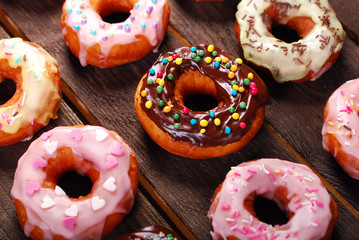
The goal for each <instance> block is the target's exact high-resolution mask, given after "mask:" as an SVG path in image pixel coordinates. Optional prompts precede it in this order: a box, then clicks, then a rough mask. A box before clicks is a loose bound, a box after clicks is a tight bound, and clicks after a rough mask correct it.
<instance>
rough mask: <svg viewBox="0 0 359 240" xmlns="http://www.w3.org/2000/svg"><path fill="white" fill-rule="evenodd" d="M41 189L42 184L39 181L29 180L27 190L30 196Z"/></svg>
mask: <svg viewBox="0 0 359 240" xmlns="http://www.w3.org/2000/svg"><path fill="white" fill-rule="evenodd" d="M39 190H40V184H38V183H37V182H33V181H29V182H28V183H27V187H26V192H27V194H28V195H29V196H31V195H33V194H34V193H35V192H37V191H39Z"/></svg>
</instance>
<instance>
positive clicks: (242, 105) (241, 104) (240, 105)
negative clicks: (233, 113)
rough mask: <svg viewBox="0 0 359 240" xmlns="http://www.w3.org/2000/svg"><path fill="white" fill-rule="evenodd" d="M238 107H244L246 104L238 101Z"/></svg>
mask: <svg viewBox="0 0 359 240" xmlns="http://www.w3.org/2000/svg"><path fill="white" fill-rule="evenodd" d="M239 107H240V108H246V107H247V104H246V103H245V102H240V103H239Z"/></svg>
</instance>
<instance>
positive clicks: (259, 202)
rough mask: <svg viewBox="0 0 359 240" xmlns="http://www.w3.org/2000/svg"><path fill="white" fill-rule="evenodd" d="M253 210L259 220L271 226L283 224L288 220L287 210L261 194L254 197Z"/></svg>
mask: <svg viewBox="0 0 359 240" xmlns="http://www.w3.org/2000/svg"><path fill="white" fill-rule="evenodd" d="M253 210H254V212H255V214H256V216H257V218H258V219H259V220H260V221H261V222H264V223H267V224H271V225H272V226H275V225H284V224H286V223H287V222H288V221H289V219H288V216H287V212H285V211H282V210H281V209H280V208H279V206H278V205H277V203H275V202H274V201H273V200H270V199H268V198H265V197H262V196H257V197H256V198H255V199H254V202H253Z"/></svg>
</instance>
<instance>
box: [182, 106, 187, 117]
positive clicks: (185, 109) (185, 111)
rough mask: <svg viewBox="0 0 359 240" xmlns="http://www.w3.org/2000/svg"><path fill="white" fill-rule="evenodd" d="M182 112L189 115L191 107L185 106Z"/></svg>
mask: <svg viewBox="0 0 359 240" xmlns="http://www.w3.org/2000/svg"><path fill="white" fill-rule="evenodd" d="M182 112H183V114H186V115H187V114H188V113H189V109H188V108H186V107H185V108H183V109H182Z"/></svg>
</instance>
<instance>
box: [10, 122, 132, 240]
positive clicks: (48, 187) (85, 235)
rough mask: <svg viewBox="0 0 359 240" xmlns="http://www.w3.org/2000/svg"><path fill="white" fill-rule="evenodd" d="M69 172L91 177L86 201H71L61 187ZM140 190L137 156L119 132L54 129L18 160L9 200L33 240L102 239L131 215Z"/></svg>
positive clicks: (42, 136)
mask: <svg viewBox="0 0 359 240" xmlns="http://www.w3.org/2000/svg"><path fill="white" fill-rule="evenodd" d="M70 171H77V172H78V173H79V174H80V175H86V176H88V177H89V179H90V180H91V181H92V184H93V186H92V190H91V192H90V193H89V194H88V195H86V196H80V197H78V198H72V197H69V196H67V194H66V193H65V192H64V191H63V190H62V189H61V187H59V186H58V180H59V179H60V177H62V176H63V174H65V173H67V172H70ZM137 184H138V169H137V160H136V157H135V154H134V153H133V151H132V150H131V149H130V147H129V146H128V145H127V144H126V143H125V142H124V141H123V140H122V139H121V138H120V136H118V135H117V134H116V133H115V132H113V131H109V130H106V129H105V128H102V127H95V126H77V127H56V128H54V129H52V130H50V131H48V132H45V133H43V134H42V135H41V137H40V138H38V139H37V140H35V141H34V142H32V143H31V145H30V147H29V149H28V150H27V151H26V152H25V153H24V155H23V156H22V157H21V158H20V160H19V162H18V167H17V169H16V172H15V178H14V184H13V187H12V189H11V195H12V197H13V199H14V202H15V206H16V211H17V214H18V218H19V222H20V225H21V227H22V228H23V229H24V232H25V234H26V236H29V237H31V238H32V239H101V238H102V237H103V236H105V235H107V234H108V233H109V232H110V231H112V230H113V229H114V228H115V227H116V226H117V224H118V223H120V222H121V221H122V219H123V218H124V217H125V216H126V214H128V213H129V211H130V210H131V208H132V206H133V203H134V198H135V194H136V191H137Z"/></svg>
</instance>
